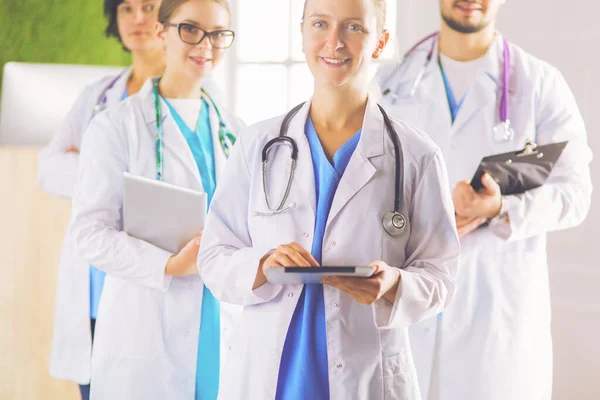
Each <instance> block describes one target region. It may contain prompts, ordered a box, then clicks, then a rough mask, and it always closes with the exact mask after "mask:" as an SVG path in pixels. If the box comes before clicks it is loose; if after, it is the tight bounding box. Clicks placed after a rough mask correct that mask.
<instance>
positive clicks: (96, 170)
mask: <svg viewBox="0 0 600 400" xmlns="http://www.w3.org/2000/svg"><path fill="white" fill-rule="evenodd" d="M127 148H128V145H127V138H126V137H125V135H120V132H118V131H117V129H116V128H115V126H114V125H113V124H112V122H111V120H110V119H109V115H108V113H107V112H104V113H102V114H99V115H98V116H97V117H96V118H94V119H93V120H92V123H91V124H90V127H89V129H88V130H87V132H86V134H85V136H84V139H83V145H82V153H81V158H80V170H79V175H78V180H77V187H76V190H75V194H74V197H73V218H72V224H73V226H72V230H73V231H72V232H73V237H74V240H75V243H76V245H77V247H78V249H79V252H80V255H81V257H82V258H83V260H85V261H86V262H87V263H89V264H93V265H94V266H95V267H97V268H99V269H101V270H103V271H105V272H107V273H109V274H112V275H114V276H117V277H119V278H122V279H127V280H129V281H131V282H135V283H137V284H140V285H144V286H148V287H152V288H158V289H162V290H166V289H167V288H168V285H169V283H170V279H171V278H170V277H167V276H165V266H166V264H167V261H168V259H169V257H171V256H172V254H171V253H170V252H168V251H165V250H162V249H160V248H158V247H156V246H154V245H152V244H150V243H148V242H145V241H143V240H139V239H135V238H133V237H130V236H128V235H127V234H126V233H125V232H123V231H121V213H122V206H123V172H124V171H127V170H128V154H127Z"/></svg>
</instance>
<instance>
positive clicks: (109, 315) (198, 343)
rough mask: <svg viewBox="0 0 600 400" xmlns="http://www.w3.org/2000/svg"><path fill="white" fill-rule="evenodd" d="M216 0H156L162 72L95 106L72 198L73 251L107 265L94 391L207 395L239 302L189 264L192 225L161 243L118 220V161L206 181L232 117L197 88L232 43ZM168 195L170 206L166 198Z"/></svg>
mask: <svg viewBox="0 0 600 400" xmlns="http://www.w3.org/2000/svg"><path fill="white" fill-rule="evenodd" d="M230 19H231V17H230V10H229V7H228V4H227V2H226V1H224V0H163V2H162V4H161V6H160V9H159V13H158V24H157V28H156V31H157V33H156V34H157V36H158V37H159V38H160V40H162V42H163V44H164V47H165V50H166V69H165V73H164V75H163V76H162V77H160V78H156V79H151V80H149V81H148V82H146V83H145V84H144V86H143V87H142V89H141V90H140V92H139V93H138V94H136V95H134V96H131V97H130V98H128V99H127V100H126V101H124V102H122V103H121V104H119V105H117V106H115V107H112V108H110V109H108V110H107V111H106V112H104V113H102V114H100V115H98V116H97V117H96V118H95V119H94V120H93V121H92V123H91V125H90V127H89V129H88V132H87V133H86V135H85V138H84V142H83V146H82V153H81V161H80V172H79V176H78V186H77V189H76V192H75V196H74V199H73V237H74V240H75V242H76V244H77V246H78V249H79V251H80V255H81V257H82V258H83V259H84V260H85V261H86V262H88V263H90V264H93V265H94V266H96V267H97V268H99V269H100V270H103V271H105V272H106V273H107V276H106V281H105V286H104V292H103V295H102V299H101V301H100V306H99V310H98V323H97V325H96V337H95V343H94V352H93V356H92V381H93V382H94V384H93V385H92V388H91V397H92V398H93V399H96V400H98V399H100V400H101V399H110V400H113V399H190V400H191V399H200V398H201V399H215V398H216V395H217V390H218V382H219V375H220V374H219V368H220V365H221V362H220V358H221V354H224V352H222V351H220V349H221V347H222V346H224V345H225V344H226V343H227V338H228V333H229V332H231V331H232V330H233V329H232V325H233V323H234V321H235V319H236V315H237V314H238V312H239V311H238V310H237V308H235V307H232V306H227V305H225V304H219V303H218V301H217V300H216V299H215V298H214V297H213V296H212V294H211V293H210V291H208V290H207V289H206V288H205V287H204V284H203V282H202V280H201V278H200V277H199V276H198V269H197V267H196V258H197V254H198V250H199V242H200V237H195V238H193V239H191V240H190V241H189V243H188V244H187V245H185V247H183V249H182V250H181V251H180V252H179V253H177V254H172V253H170V252H168V251H165V250H163V249H161V248H159V247H157V246H154V245H152V244H150V243H148V242H146V241H143V240H140V239H137V238H134V237H131V236H129V235H127V234H125V233H124V232H123V231H122V213H123V173H124V172H129V173H130V174H133V175H138V176H143V177H146V178H151V179H159V180H163V181H165V182H168V183H171V184H174V185H177V186H180V187H186V188H190V189H195V190H202V191H204V192H206V193H207V196H208V200H209V203H210V200H211V199H212V195H213V192H214V190H215V187H216V182H217V180H218V177H219V175H220V172H221V170H222V168H223V166H224V165H225V163H226V161H227V157H228V155H229V152H230V150H231V147H232V146H233V143H234V142H235V133H237V132H238V131H239V129H240V128H241V125H242V124H241V122H240V121H239V120H238V119H237V118H235V117H234V116H232V115H231V114H229V113H228V112H226V110H224V109H223V108H222V107H220V106H218V105H217V104H216V102H215V101H214V99H213V98H212V97H211V95H210V93H208V92H207V91H206V90H204V88H203V82H204V79H205V77H206V76H207V75H208V74H209V73H210V72H211V71H212V70H213V68H214V67H215V66H216V65H217V64H218V63H219V62H220V61H221V60H222V58H223V55H224V52H225V49H227V48H228V47H229V46H231V44H232V42H233V39H234V33H233V32H232V31H231V30H229V26H230ZM177 206H178V205H177V204H173V207H177Z"/></svg>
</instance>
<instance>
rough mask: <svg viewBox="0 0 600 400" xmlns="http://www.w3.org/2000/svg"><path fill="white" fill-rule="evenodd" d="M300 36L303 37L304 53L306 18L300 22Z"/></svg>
mask: <svg viewBox="0 0 600 400" xmlns="http://www.w3.org/2000/svg"><path fill="white" fill-rule="evenodd" d="M300 36H301V37H302V52H303V53H304V19H303V20H302V22H300ZM305 54H306V53H305Z"/></svg>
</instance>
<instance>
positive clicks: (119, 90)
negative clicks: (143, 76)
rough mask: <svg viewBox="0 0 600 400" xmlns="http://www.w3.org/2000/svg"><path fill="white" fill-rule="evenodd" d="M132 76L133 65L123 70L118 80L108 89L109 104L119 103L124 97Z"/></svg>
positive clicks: (107, 101) (107, 99) (107, 100)
mask: <svg viewBox="0 0 600 400" xmlns="http://www.w3.org/2000/svg"><path fill="white" fill-rule="evenodd" d="M130 76H131V67H129V68H127V69H126V70H124V71H123V72H121V73H120V74H119V75H118V78H117V80H116V81H114V84H113V85H112V87H111V88H110V89H108V90H107V91H106V103H107V104H117V103H119V102H120V101H121V99H122V98H123V93H125V90H126V89H127V81H128V80H129V77H130ZM112 82H113V80H111V81H110V82H109V83H108V84H109V85H110V84H111V83H112Z"/></svg>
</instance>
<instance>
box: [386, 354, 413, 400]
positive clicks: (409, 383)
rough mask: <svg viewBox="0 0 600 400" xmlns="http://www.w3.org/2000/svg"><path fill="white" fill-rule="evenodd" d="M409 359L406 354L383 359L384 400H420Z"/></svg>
mask: <svg viewBox="0 0 600 400" xmlns="http://www.w3.org/2000/svg"><path fill="white" fill-rule="evenodd" d="M407 358H408V355H407V354H406V353H400V354H395V355H393V356H388V357H384V358H383V361H382V369H383V398H384V400H420V396H419V393H418V391H416V390H415V384H416V382H415V381H414V379H413V376H412V374H411V369H410V368H409V367H408V359H407Z"/></svg>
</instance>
